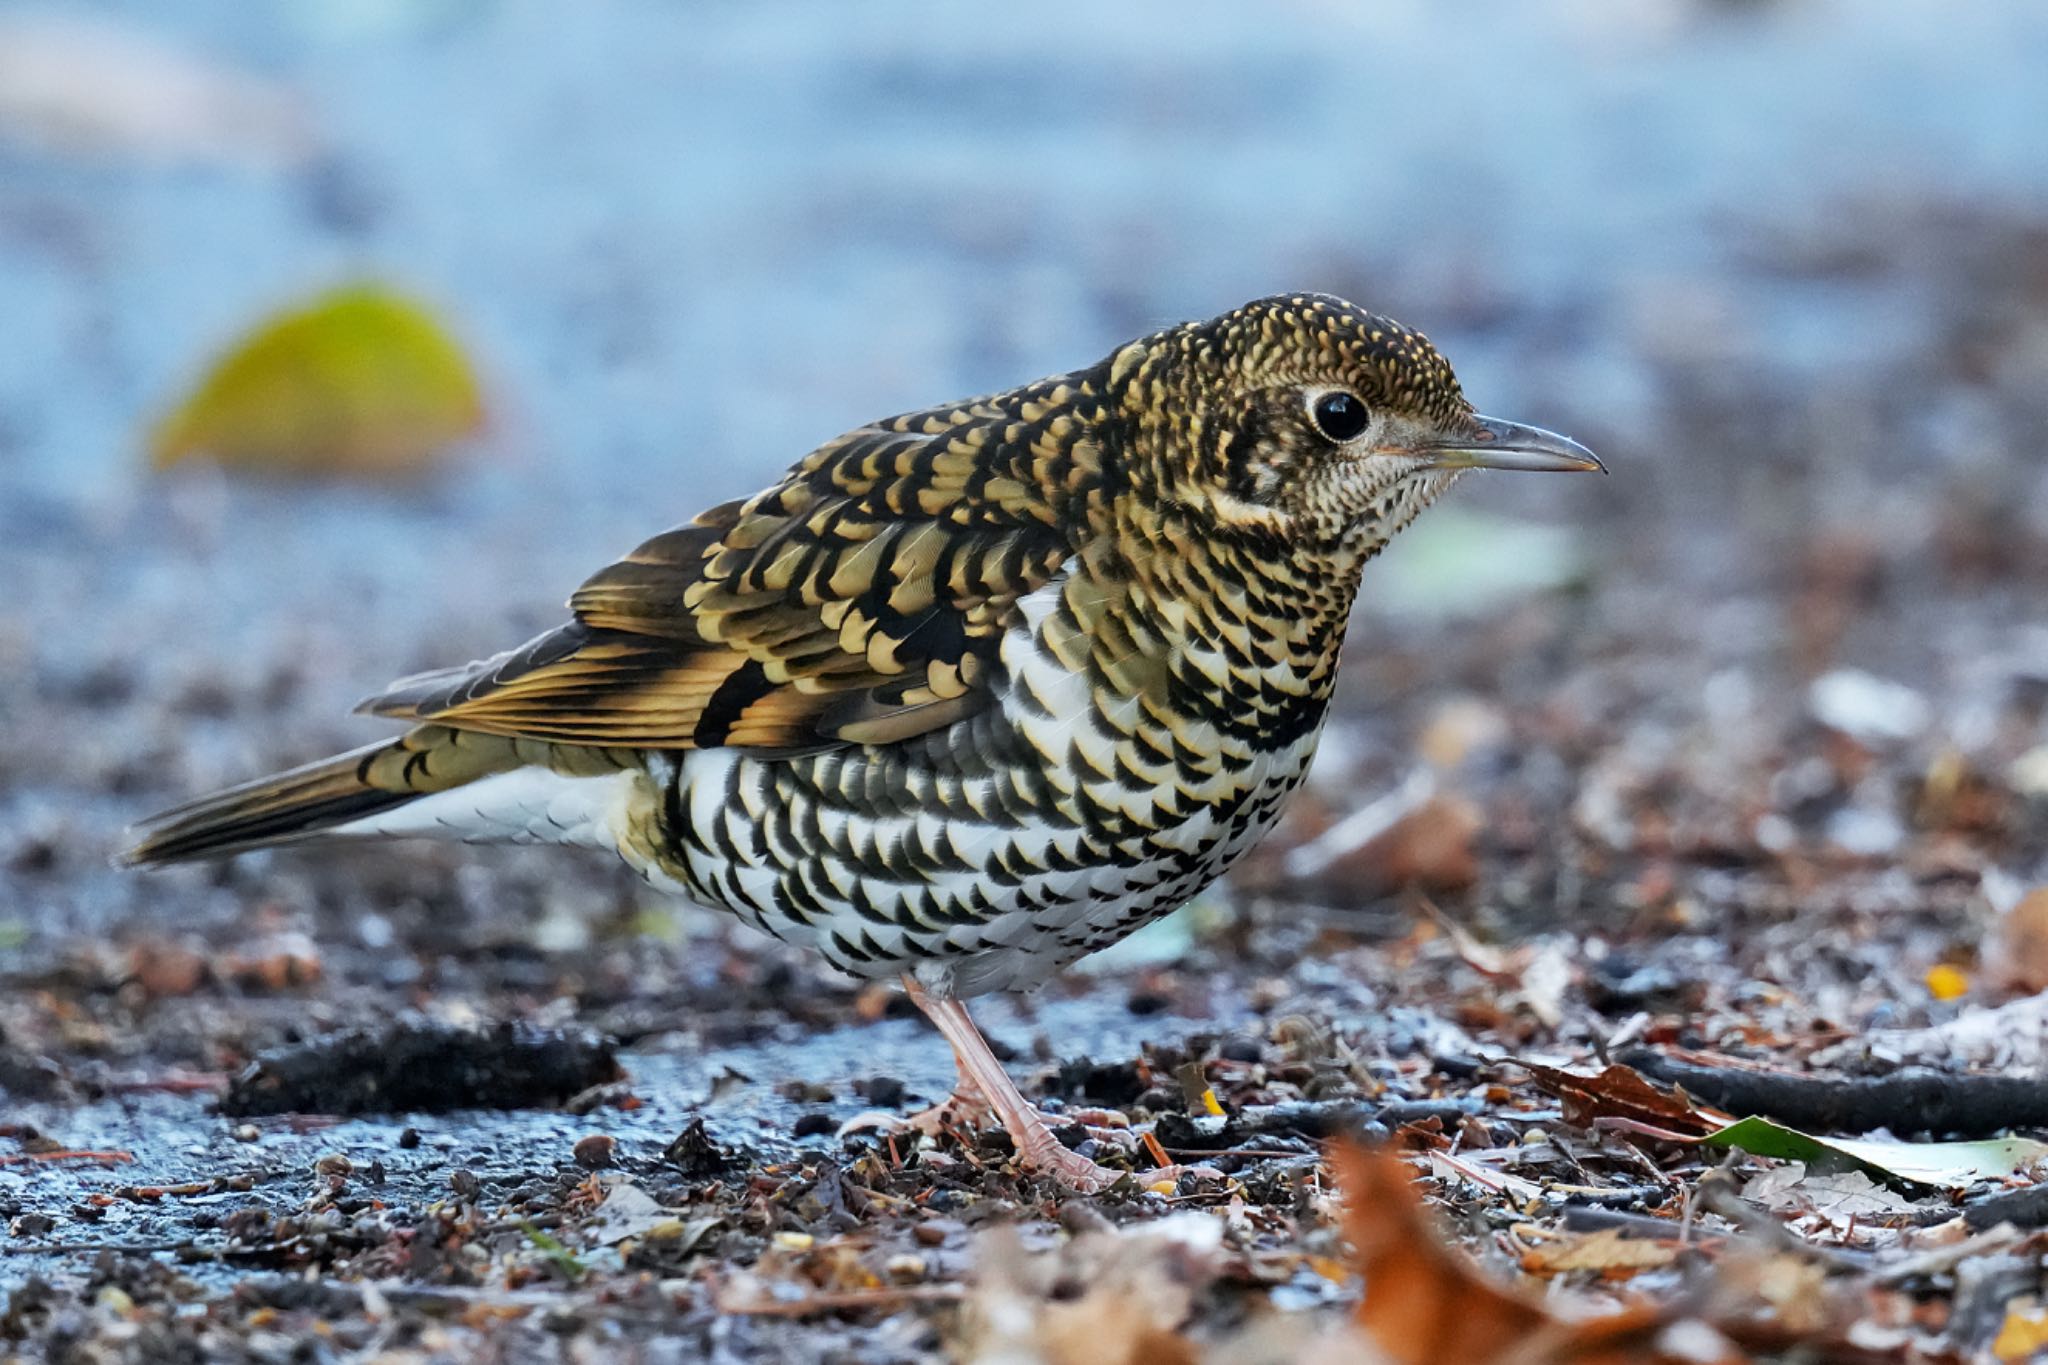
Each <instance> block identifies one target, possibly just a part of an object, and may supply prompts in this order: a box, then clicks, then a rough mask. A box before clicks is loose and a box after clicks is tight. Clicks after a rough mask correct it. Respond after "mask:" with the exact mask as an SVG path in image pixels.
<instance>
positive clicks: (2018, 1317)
mask: <svg viewBox="0 0 2048 1365" xmlns="http://www.w3.org/2000/svg"><path fill="white" fill-rule="evenodd" d="M2043 1350H2048V1311H2043V1310H2042V1308H2041V1306H2040V1305H2039V1304H2038V1303H2036V1302H2035V1301H2034V1300H2032V1299H2017V1300H2015V1301H2014V1302H2013V1303H2012V1304H2011V1305H2010V1306H2009V1307H2008V1308H2007V1309H2006V1314H2005V1324H2004V1325H2003V1326H2002V1327H2000V1328H1999V1329H1998V1339H1997V1340H1996V1341H1994V1342H1992V1343H1991V1354H1992V1355H1994V1356H1996V1357H1998V1358H1999V1359H2000V1360H2036V1359H2039V1357H2040V1353H2041V1352H2042V1351H2043Z"/></svg>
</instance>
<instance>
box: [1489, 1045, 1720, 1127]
mask: <svg viewBox="0 0 2048 1365" xmlns="http://www.w3.org/2000/svg"><path fill="white" fill-rule="evenodd" d="M1515 1065H1517V1066H1519V1067H1521V1068H1522V1069H1523V1070H1524V1071H1527V1072H1528V1073H1529V1075H1530V1077H1531V1078H1533V1079H1534V1080H1535V1082H1536V1086H1537V1088H1538V1089H1540V1090H1542V1091H1543V1092H1544V1093H1545V1094H1549V1095H1555V1096H1557V1098H1558V1101H1559V1103H1560V1104H1561V1105H1562V1107H1563V1109H1564V1120H1565V1122H1566V1123H1569V1124H1571V1125H1572V1126H1573V1127H1575V1128H1590V1127H1592V1126H1593V1123H1594V1121H1595V1120H1596V1119H1622V1120H1624V1121H1626V1122H1629V1123H1633V1124H1638V1125H1642V1126H1645V1127H1649V1128H1653V1129H1658V1130H1661V1131H1663V1132H1666V1133H1671V1134H1674V1135H1679V1136H1684V1137H1702V1136H1705V1135H1706V1134H1708V1133H1712V1132H1715V1131H1717V1130H1718V1129H1720V1128H1721V1127H1722V1126H1723V1125H1724V1124H1725V1123H1726V1122H1727V1120H1726V1119H1725V1118H1722V1117H1720V1116H1717V1115H1712V1114H1710V1113H1708V1112H1706V1111H1703V1110H1702V1109H1700V1108H1699V1106H1697V1105H1695V1104H1694V1103H1693V1102H1692V1101H1691V1100H1689V1099H1687V1098H1686V1096H1685V1093H1684V1092H1683V1091H1680V1090H1665V1089H1662V1088H1661V1087H1659V1086H1657V1085H1654V1084H1652V1083H1651V1082H1650V1081H1648V1080H1646V1079H1644V1077H1643V1075H1642V1073H1641V1072H1639V1071H1637V1070H1635V1068H1633V1067H1627V1066H1610V1067H1608V1068H1607V1069H1606V1070H1604V1071H1602V1072H1600V1073H1599V1074H1598V1075H1594V1076H1581V1075H1579V1074H1577V1073H1575V1072H1571V1071H1565V1070H1563V1069H1561V1068H1559V1067H1554V1066H1544V1065H1542V1064H1540V1063H1537V1062H1517V1063H1515Z"/></svg>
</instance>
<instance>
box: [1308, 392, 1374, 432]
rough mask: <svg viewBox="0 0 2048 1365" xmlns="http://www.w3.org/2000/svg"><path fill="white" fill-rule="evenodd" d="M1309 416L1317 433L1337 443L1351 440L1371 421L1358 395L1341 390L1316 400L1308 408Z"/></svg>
mask: <svg viewBox="0 0 2048 1365" xmlns="http://www.w3.org/2000/svg"><path fill="white" fill-rule="evenodd" d="M1309 416H1310V417H1311V418H1313V419H1314V420H1315V424H1316V430H1317V431H1320V432H1321V433H1323V435H1325V436H1327V437H1329V438H1330V439H1331V440H1333V441H1338V442H1343V441H1348V440H1350V439H1352V438H1353V437H1354V436H1356V435H1358V433H1359V432H1361V431H1364V430H1365V428H1366V424H1367V423H1369V422H1371V421H1372V414H1371V413H1370V412H1367V411H1366V408H1365V404H1364V403H1362V402H1360V401H1359V398H1358V395H1357V394H1355V393H1346V392H1345V391H1344V390H1342V389H1338V390H1336V391H1334V392H1331V393H1326V394H1323V395H1322V396H1321V397H1319V398H1317V399H1316V400H1315V402H1314V403H1313V404H1312V405H1311V406H1310V407H1309Z"/></svg>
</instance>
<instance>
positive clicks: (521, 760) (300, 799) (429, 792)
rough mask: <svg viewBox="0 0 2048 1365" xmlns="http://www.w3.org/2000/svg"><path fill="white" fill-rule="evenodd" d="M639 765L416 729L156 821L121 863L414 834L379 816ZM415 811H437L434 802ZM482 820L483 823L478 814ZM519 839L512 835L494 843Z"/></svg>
mask: <svg viewBox="0 0 2048 1365" xmlns="http://www.w3.org/2000/svg"><path fill="white" fill-rule="evenodd" d="M633 762H634V757H633V755H632V753H631V751H628V750H620V749H605V748H592V747H588V746H583V745H564V744H549V743H544V742H540V741H534V740H524V739H511V738H507V737H505V736H501V735H487V734H481V733H479V732H476V731H472V730H456V729H452V728H450V727H448V726H444V725H419V726H415V727H413V729H411V730H409V731H407V732H406V733H405V734H403V735H400V736H399V737H398V738H397V739H391V740H385V741H384V742H382V743H379V744H371V745H368V746H366V747H364V748H361V749H356V750H353V751H352V752H349V753H345V754H337V755H335V756H334V757H333V758H323V759H321V760H319V761H318V762H315V763H308V764H306V765H305V766H304V767H300V768H293V769H292V770H291V771H289V772H282V773H275V774H273V775H271V776H269V777H263V778H258V779H257V780H256V781H254V782H244V783H242V784H241V785H240V786H237V787H230V788H228V789H227V790H226V791H221V792H215V793H213V794H212V795H211V796H202V797H200V798H199V799H198V800H197V801H191V802H188V803H186V804H185V805H182V806H177V807H174V808H172V809H170V810H167V811H164V812H162V813H161V814H158V815H154V816H151V817H150V818H149V819H147V820H145V821H143V822H142V824H141V825H140V826H139V827H138V831H137V832H138V834H139V835H140V837H139V838H138V840H137V841H136V843H135V846H134V847H133V848H130V849H129V850H128V851H127V852H125V853H123V854H121V855H120V860H121V861H122V862H124V863H127V864H130V865H131V866H133V865H151V864H159V863H178V862H186V861H189V860H191V859H194V858H228V857H232V856H234V855H235V854H237V853H246V852H248V851H249V850H251V849H257V848H269V847H272V846H274V845H277V844H286V843H294V842H296V841H298V840H301V839H311V838H317V837H320V836H322V835H336V836H349V835H354V834H365V833H394V832H396V833H411V832H414V831H411V830H409V829H404V828H399V827H394V826H392V825H390V824H389V823H387V822H381V821H375V820H373V817H375V816H379V815H383V814H385V813H387V812H390V811H393V810H396V809H397V808H398V807H400V806H405V805H409V804H411V803H412V802H414V801H419V800H421V799H422V798H425V797H431V796H434V795H436V794H438V793H441V792H450V791H453V790H454V789H455V788H457V787H465V786H468V785H469V784H471V783H474V782H477V781H479V780H481V779H484V778H490V777H494V776H496V775H498V774H501V773H509V772H512V771H514V770H515V769H522V768H528V767H532V768H538V769H544V770H546V771H547V772H550V773H555V774H559V775H561V776H564V777H599V776H606V775H613V774H617V773H619V772H621V771H622V770H624V769H626V768H628V767H630V766H632V764H633ZM419 810H420V812H421V813H422V814H428V813H431V811H432V806H431V803H429V804H427V805H422V806H421V807H420V808H419ZM477 815H478V818H482V813H481V812H478V813H477ZM430 832H437V831H430ZM450 832H451V833H453V834H455V835H457V836H458V837H459V836H460V835H461V833H462V831H460V830H452V831H450ZM518 834H519V831H518V830H517V829H516V828H511V827H508V829H507V830H504V831H498V832H497V837H517V836H518Z"/></svg>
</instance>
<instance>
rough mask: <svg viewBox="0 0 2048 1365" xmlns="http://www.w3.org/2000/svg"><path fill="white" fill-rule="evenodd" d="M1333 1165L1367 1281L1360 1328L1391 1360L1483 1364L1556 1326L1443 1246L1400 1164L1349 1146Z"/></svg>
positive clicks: (1405, 1364) (1419, 1364)
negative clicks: (1341, 1189)
mask: <svg viewBox="0 0 2048 1365" xmlns="http://www.w3.org/2000/svg"><path fill="white" fill-rule="evenodd" d="M1332 1163H1333V1164H1334V1166H1335V1167H1336V1170H1337V1183H1338V1184H1339V1185H1340V1186H1341V1187H1342V1188H1343V1190H1344V1195H1345V1216H1344V1231H1345V1235H1346V1236H1348V1237H1349V1238H1350V1239H1351V1245H1352V1247H1353V1249H1354V1252H1355V1254H1356V1255H1357V1257H1358V1267H1359V1269H1360V1270H1361V1271H1363V1272H1364V1274H1365V1297H1364V1298H1363V1299H1362V1300H1360V1302H1359V1305H1358V1322H1359V1325H1360V1326H1362V1327H1363V1328H1365V1330H1366V1331H1367V1332H1368V1333H1369V1334H1370V1335H1371V1336H1372V1338H1373V1340H1374V1341H1375V1342H1376V1343H1378V1345H1379V1348H1380V1350H1382V1351H1384V1352H1385V1353H1386V1354H1387V1355H1388V1356H1389V1357H1390V1358H1391V1359H1393V1360H1395V1361H1398V1362H1400V1365H1453V1362H1457V1363H1458V1365H1479V1362H1483V1361H1489V1360H1493V1359H1495V1358H1497V1357H1499V1356H1500V1355H1501V1354H1502V1353H1503V1352H1505V1351H1507V1350H1508V1349H1510V1348H1511V1347H1513V1346H1515V1345H1516V1344H1517V1343H1519V1342H1522V1341H1524V1340H1526V1339H1527V1338H1528V1337H1529V1336H1531V1335H1532V1334H1534V1333H1535V1332H1537V1331H1539V1330H1541V1329H1542V1328H1544V1327H1547V1326H1549V1325H1550V1322H1551V1318H1550V1315H1549V1314H1548V1313H1546V1312H1544V1311H1543V1310H1542V1309H1541V1308H1539V1307H1537V1306H1536V1305H1534V1304H1532V1303H1529V1302H1527V1301H1525V1300H1523V1299H1522V1298H1520V1297H1519V1296H1517V1295H1515V1294H1511V1293H1509V1292H1508V1291H1507V1290H1505V1289H1502V1288H1500V1287H1498V1286H1496V1285H1494V1284H1493V1283H1492V1282H1490V1281H1488V1280H1486V1279H1485V1278H1483V1277H1482V1276H1481V1275H1480V1274H1479V1272H1478V1271H1477V1270H1475V1269H1474V1268H1473V1267H1472V1265H1471V1264H1470V1263H1469V1262H1467V1261H1466V1260H1465V1258H1464V1257H1462V1256H1460V1255H1459V1254H1458V1253H1457V1252H1455V1251H1453V1250H1452V1249H1451V1248H1450V1247H1448V1246H1445V1245H1444V1244H1443V1242H1442V1241H1441V1240H1440V1239H1439V1238H1438V1236H1437V1233H1436V1230H1435V1229H1434V1228H1432V1227H1431V1226H1430V1225H1429V1220H1428V1219H1427V1218H1426V1217H1425V1216H1424V1215H1423V1211H1422V1201H1421V1199H1420V1198H1419V1197H1417V1195H1416V1193H1415V1187H1414V1184H1413V1183H1412V1182H1411V1180H1410V1178H1409V1175H1408V1168H1407V1166H1406V1165H1405V1164H1403V1163H1402V1161H1401V1159H1400V1158H1399V1157H1396V1156H1393V1155H1390V1154H1388V1153H1386V1152H1368V1151H1365V1150H1363V1149H1361V1148H1358V1147H1351V1146H1345V1147H1340V1148H1338V1149H1337V1150H1336V1151H1335V1152H1334V1153H1333V1156H1332Z"/></svg>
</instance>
